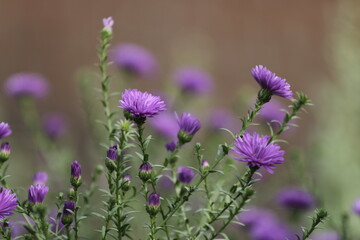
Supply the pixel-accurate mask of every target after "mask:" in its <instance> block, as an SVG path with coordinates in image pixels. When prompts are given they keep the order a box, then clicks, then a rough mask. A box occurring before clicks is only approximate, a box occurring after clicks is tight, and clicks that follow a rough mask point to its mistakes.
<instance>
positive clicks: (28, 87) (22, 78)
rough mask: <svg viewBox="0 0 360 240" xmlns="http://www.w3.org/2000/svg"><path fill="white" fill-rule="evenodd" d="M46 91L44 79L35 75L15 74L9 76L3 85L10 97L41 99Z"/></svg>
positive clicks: (46, 85)
mask: <svg viewBox="0 0 360 240" xmlns="http://www.w3.org/2000/svg"><path fill="white" fill-rule="evenodd" d="M48 90H49V89H48V84H47V81H46V79H45V78H44V77H42V76H41V75H39V74H37V73H17V74H14V75H12V76H10V77H9V78H8V80H7V81H6V83H5V91H6V93H7V94H8V95H9V96H12V97H21V96H30V97H34V98H42V97H44V96H45V95H46V94H47V93H48Z"/></svg>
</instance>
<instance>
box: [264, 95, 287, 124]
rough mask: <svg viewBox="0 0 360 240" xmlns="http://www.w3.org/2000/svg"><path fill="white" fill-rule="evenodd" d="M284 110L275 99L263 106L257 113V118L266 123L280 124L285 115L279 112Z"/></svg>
mask: <svg viewBox="0 0 360 240" xmlns="http://www.w3.org/2000/svg"><path fill="white" fill-rule="evenodd" d="M281 109H285V106H284V105H283V104H281V103H280V102H279V101H277V100H276V99H273V100H271V101H270V102H268V103H266V104H264V106H263V107H262V109H261V110H260V111H259V117H261V118H262V119H264V120H265V121H266V122H272V121H277V122H280V123H281V122H282V121H283V120H284V116H285V113H284V112H283V111H281Z"/></svg>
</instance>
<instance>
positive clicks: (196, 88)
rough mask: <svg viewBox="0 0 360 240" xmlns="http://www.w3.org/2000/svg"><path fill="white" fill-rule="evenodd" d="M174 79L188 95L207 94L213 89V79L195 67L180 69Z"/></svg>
mask: <svg viewBox="0 0 360 240" xmlns="http://www.w3.org/2000/svg"><path fill="white" fill-rule="evenodd" d="M173 78H174V81H175V83H176V84H177V85H178V86H179V87H180V88H181V90H182V91H183V92H186V93H192V94H200V93H207V92H209V91H211V89H212V87H213V80H212V79H211V77H210V76H209V75H208V74H207V73H206V72H204V71H202V70H200V69H198V68H194V67H187V68H181V69H178V70H177V71H176V72H175V73H174V76H173Z"/></svg>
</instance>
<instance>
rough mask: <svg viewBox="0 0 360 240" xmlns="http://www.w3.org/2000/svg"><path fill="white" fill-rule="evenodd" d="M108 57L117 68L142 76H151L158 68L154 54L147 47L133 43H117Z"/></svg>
mask: <svg viewBox="0 0 360 240" xmlns="http://www.w3.org/2000/svg"><path fill="white" fill-rule="evenodd" d="M110 58H111V60H112V61H113V62H114V64H115V66H117V67H118V68H120V69H122V70H124V71H126V72H128V73H131V74H134V75H136V76H139V77H142V78H151V77H153V75H154V74H155V72H156V71H157V68H158V67H157V62H156V60H155V58H154V56H153V55H152V54H151V53H150V52H149V51H148V50H147V49H145V48H143V47H141V46H139V45H137V44H133V43H124V44H120V45H118V46H117V47H115V48H114V50H113V51H112V53H111V55H110Z"/></svg>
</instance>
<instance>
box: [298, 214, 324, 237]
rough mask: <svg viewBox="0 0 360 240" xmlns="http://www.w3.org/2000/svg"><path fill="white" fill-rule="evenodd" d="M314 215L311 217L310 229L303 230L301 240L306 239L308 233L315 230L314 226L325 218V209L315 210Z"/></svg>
mask: <svg viewBox="0 0 360 240" xmlns="http://www.w3.org/2000/svg"><path fill="white" fill-rule="evenodd" d="M315 214H316V216H315V217H313V218H312V224H311V227H310V229H308V230H305V231H304V232H303V235H302V238H301V240H306V239H308V238H309V237H310V235H311V234H312V233H313V232H314V231H315V229H316V227H317V226H318V225H319V224H320V223H322V222H323V221H324V220H325V218H326V217H327V212H326V211H325V210H322V209H320V210H316V211H315Z"/></svg>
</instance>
